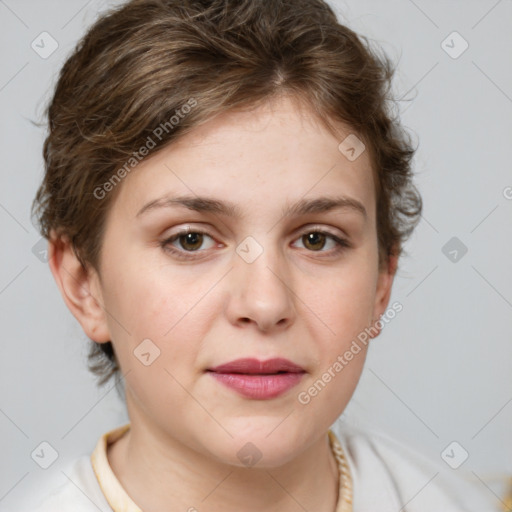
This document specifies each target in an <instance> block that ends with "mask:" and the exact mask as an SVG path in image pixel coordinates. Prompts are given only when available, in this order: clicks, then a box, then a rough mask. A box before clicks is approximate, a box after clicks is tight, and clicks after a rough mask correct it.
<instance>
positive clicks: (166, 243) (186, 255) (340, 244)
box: [160, 229, 352, 260]
mask: <svg viewBox="0 0 512 512" xmlns="http://www.w3.org/2000/svg"><path fill="white" fill-rule="evenodd" d="M190 233H193V234H197V235H206V236H208V237H210V238H212V239H213V237H212V236H211V235H210V234H209V233H207V232H206V231H201V230H200V229H184V230H181V231H178V232H177V233H175V234H174V235H172V236H171V237H169V238H166V239H165V240H162V241H161V242H160V246H161V247H162V249H164V250H165V251H167V252H170V253H171V254H172V255H173V256H176V257H177V258H180V259H183V260H187V259H188V260H191V259H195V258H196V256H193V254H194V253H199V252H202V250H201V249H197V250H195V251H186V250H184V249H183V250H178V249H176V248H174V247H171V246H170V244H171V243H173V242H175V241H176V240H178V239H179V238H180V237H181V236H185V235H188V234H190ZM311 233H315V234H321V235H325V236H326V237H328V238H331V239H332V240H333V241H334V242H335V243H336V244H337V247H336V248H335V249H331V250H330V251H322V250H320V251H312V250H310V251H309V252H313V253H314V252H318V253H324V252H327V253H331V254H330V255H329V256H336V255H338V254H340V253H341V252H343V251H345V250H347V249H349V248H350V247H352V246H351V244H350V243H349V242H348V241H347V240H345V239H343V238H339V237H337V236H336V235H333V234H332V233H329V232H328V231H324V230H321V229H309V230H307V231H304V232H302V233H301V234H300V235H299V237H298V238H297V239H296V240H298V239H299V238H302V237H303V236H305V235H309V234H311ZM203 250H204V249H203ZM306 250H307V249H306ZM321 257H325V256H321Z"/></svg>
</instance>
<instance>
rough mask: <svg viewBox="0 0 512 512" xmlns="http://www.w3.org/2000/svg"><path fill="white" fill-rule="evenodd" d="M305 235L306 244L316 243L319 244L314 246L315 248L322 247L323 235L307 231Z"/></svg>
mask: <svg viewBox="0 0 512 512" xmlns="http://www.w3.org/2000/svg"><path fill="white" fill-rule="evenodd" d="M305 236H306V240H307V243H308V245H310V246H311V245H313V246H315V245H318V244H320V247H314V248H315V249H322V248H323V246H324V242H325V240H324V235H323V234H322V233H309V234H307V235H305Z"/></svg>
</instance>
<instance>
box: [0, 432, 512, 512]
mask: <svg viewBox="0 0 512 512" xmlns="http://www.w3.org/2000/svg"><path fill="white" fill-rule="evenodd" d="M129 427H130V424H129V423H128V424H126V425H123V426H121V427H117V428H115V429H113V430H111V431H109V432H107V433H105V434H103V435H102V436H101V437H100V439H99V440H98V443H97V445H96V448H95V449H94V451H93V453H92V454H91V455H90V456H88V455H83V456H82V457H80V458H78V459H76V460H74V461H72V462H71V463H69V464H68V466H67V467H66V468H65V469H63V470H62V472H59V473H60V474H59V475H58V476H57V477H56V478H57V480H56V481H55V482H53V483H52V485H51V487H50V488H46V489H43V490H41V489H40V490H39V491H38V494H39V498H38V499H37V500H36V501H37V503H38V505H37V506H35V507H30V508H22V506H20V507H17V508H16V512H98V511H101V512H112V511H114V512H141V509H140V508H139V507H138V506H137V505H136V504H135V503H134V502H133V501H132V500H131V498H130V497H129V495H128V493H127V492H126V491H125V489H124V488H123V487H122V486H121V484H120V482H119V481H118V479H117V478H116V476H115V474H114V472H113V471H112V468H111V467H110V465H109V462H108V459H107V445H108V444H110V443H113V442H115V441H116V440H117V439H118V438H119V437H121V435H122V434H124V432H125V431H126V430H127V429H128V428H129ZM331 432H333V431H332V430H331ZM335 438H337V440H338V442H339V444H340V445H341V447H342V449H343V452H344V454H345V458H346V461H347V464H348V466H349V469H350V474H351V477H352V486H353V512H501V511H503V510H504V508H503V507H502V505H501V503H500V500H499V499H498V498H497V497H496V496H494V495H493V493H492V492H491V491H490V490H489V489H487V488H486V487H485V486H484V484H482V483H481V482H478V481H477V480H476V479H475V481H473V482H470V481H469V480H468V479H464V478H461V477H460V476H459V474H458V471H459V470H457V471H455V470H450V471H453V475H448V476H447V474H446V471H445V470H444V468H443V467H442V466H441V465H440V464H439V465H436V463H434V462H433V461H430V460H427V459H426V458H425V457H424V456H423V455H421V454H419V453H417V452H415V451H413V450H411V449H409V448H407V447H406V446H404V445H402V444H400V443H398V442H396V441H394V440H392V439H390V438H388V437H386V436H383V435H376V434H373V433H372V434H371V435H370V434H369V433H368V432H365V431H362V430H360V429H354V428H353V427H349V428H345V427H344V428H343V431H342V432H339V433H338V435H337V436H335ZM441 464H442V462H441ZM502 499H503V498H502ZM196 508H197V509H198V511H199V512H201V507H200V506H197V507H196ZM2 510H5V509H2ZM192 510H193V509H192ZM340 510H341V504H340V503H338V507H337V509H336V512H339V511H340ZM13 512H14V511H13ZM242 512H243V511H242ZM311 512H314V511H311Z"/></svg>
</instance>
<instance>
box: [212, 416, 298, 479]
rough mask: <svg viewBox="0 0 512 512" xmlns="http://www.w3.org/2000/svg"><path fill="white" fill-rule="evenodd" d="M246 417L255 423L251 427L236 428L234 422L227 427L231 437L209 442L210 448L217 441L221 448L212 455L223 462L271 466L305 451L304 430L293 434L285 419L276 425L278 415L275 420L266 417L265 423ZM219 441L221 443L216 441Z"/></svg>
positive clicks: (274, 466) (245, 465) (234, 464)
mask: <svg viewBox="0 0 512 512" xmlns="http://www.w3.org/2000/svg"><path fill="white" fill-rule="evenodd" d="M244 420H246V421H249V422H250V423H252V428H251V427H247V428H245V429H244V430H234V429H233V425H231V428H227V430H228V431H229V432H231V433H232V435H233V438H232V439H231V438H229V437H228V436H227V435H226V436H224V439H223V440H222V441H221V440H220V439H218V438H217V439H216V440H212V443H211V444H209V445H208V449H209V450H210V451H211V449H212V446H214V445H217V447H218V450H215V452H216V453H215V454H213V455H214V457H215V458H216V459H217V460H219V461H220V462H223V463H224V464H229V465H231V466H237V467H240V468H243V467H246V468H251V467H254V468H259V469H263V468H267V469H271V468H277V467H280V466H283V465H285V464H287V463H288V462H290V461H291V460H293V459H294V458H295V457H296V456H297V455H298V454H300V453H301V452H302V446H303V443H304V438H303V436H304V432H301V434H302V435H301V434H298V435H294V431H293V429H290V426H289V425H286V426H285V425H284V423H285V422H283V424H282V425H281V426H277V425H279V421H276V419H275V418H273V419H272V421H268V419H267V421H265V422H263V425H258V424H257V423H258V422H257V421H253V422H251V421H250V419H248V418H244ZM280 421H282V419H281V420H280ZM269 426H270V428H269ZM276 426H277V428H276ZM219 441H221V443H220V445H219V444H217V443H219Z"/></svg>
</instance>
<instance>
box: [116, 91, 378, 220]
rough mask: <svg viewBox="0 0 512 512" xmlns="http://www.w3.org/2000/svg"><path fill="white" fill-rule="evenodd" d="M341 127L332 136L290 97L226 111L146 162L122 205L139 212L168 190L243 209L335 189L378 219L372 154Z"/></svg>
mask: <svg viewBox="0 0 512 512" xmlns="http://www.w3.org/2000/svg"><path fill="white" fill-rule="evenodd" d="M336 128H338V129H339V133H337V134H336V135H333V134H331V133H330V132H329V131H328V130H327V129H326V128H325V127H324V126H323V125H322V123H320V121H319V120H318V119H317V118H316V117H315V116H314V115H313V113H312V112H311V111H309V110H308V109H307V108H306V107H305V106H304V105H300V104H298V103H297V102H296V101H294V100H292V99H289V98H282V99H280V100H279V101H273V102H272V103H267V104H264V105H262V106H260V107H257V108H253V109H250V110H243V111H228V112H224V113H222V114H220V115H218V116H216V117H214V118H213V119H210V120H209V121H207V122H206V123H204V124H202V125H199V126H197V127H195V128H194V129H193V130H192V131H190V132H189V133H187V134H186V135H184V136H182V137H181V138H180V139H178V140H177V141H175V142H173V143H171V144H170V145H168V146H167V147H166V148H164V149H162V150H160V151H159V152H158V153H156V154H154V155H153V156H151V157H148V158H146V159H145V160H143V161H141V162H140V163H139V164H138V165H137V166H136V167H135V169H134V170H133V171H132V172H131V173H130V174H129V175H127V176H126V177H125V178H124V179H123V182H122V184H121V185H122V187H121V190H120V191H118V192H119V196H118V197H117V198H116V203H118V204H117V208H122V209H123V213H124V215H129V216H130V217H131V218H133V217H135V216H136V215H137V213H138V212H139V211H140V209H141V208H142V207H143V206H144V205H145V204H147V203H148V201H151V200H155V199H157V198H159V197H161V196H162V195H164V194H165V193H166V192H168V193H171V194H176V195H184V194H186V195H189V196H190V195H197V196H208V197H214V198H218V199H225V200H228V199H229V202H230V203H233V202H236V203H238V204H239V206H240V208H241V209H242V210H243V209H244V208H249V207H250V206H251V205H253V204H259V205H260V206H264V205H267V206H268V208H269V209H270V208H271V207H272V205H274V204H276V203H277V202H280V203H282V202H283V201H284V202H290V201H293V202H296V201H297V200H299V199H301V198H308V197H314V196H315V195H317V196H326V194H327V195H329V194H331V195H336V196H339V195H347V196H352V197H355V198H357V199H358V200H359V201H360V202H362V203H363V204H365V208H366V210H367V212H368V214H369V216H370V217H373V216H374V211H375V205H374V204H373V203H374V200H375V197H374V181H373V173H372V170H371V164H370V159H369V156H368V152H367V151H362V153H361V154H360V155H359V156H357V155H356V156H357V158H355V159H352V158H349V157H350V156H351V153H350V152H349V153H347V152H346V149H347V143H344V142H343V141H345V140H347V141H348V145H349V146H350V143H351V142H353V141H354V140H355V141H357V140H359V139H354V137H356V134H355V133H354V132H353V131H352V130H351V129H350V127H348V126H347V125H344V124H341V123H337V124H336ZM347 137H348V139H347ZM340 144H341V146H340ZM352 145H354V144H352ZM349 149H350V148H349ZM355 150H357V151H358V152H359V151H360V150H361V147H355ZM281 206H282V204H280V205H279V207H280V208H281Z"/></svg>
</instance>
